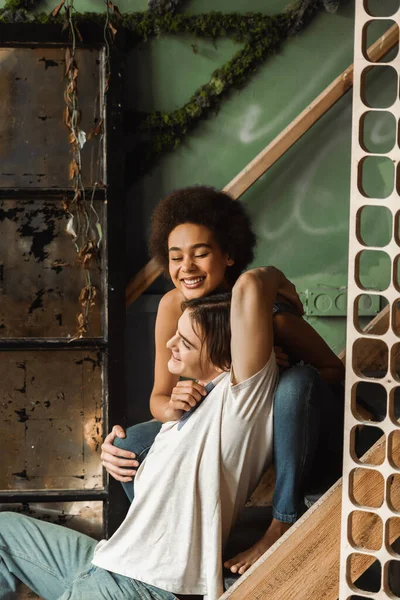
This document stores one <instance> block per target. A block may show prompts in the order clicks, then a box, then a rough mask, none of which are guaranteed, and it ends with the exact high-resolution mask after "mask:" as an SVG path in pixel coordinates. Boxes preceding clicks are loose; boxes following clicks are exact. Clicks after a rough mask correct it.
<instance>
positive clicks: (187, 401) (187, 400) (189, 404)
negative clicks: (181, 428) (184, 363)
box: [165, 380, 207, 421]
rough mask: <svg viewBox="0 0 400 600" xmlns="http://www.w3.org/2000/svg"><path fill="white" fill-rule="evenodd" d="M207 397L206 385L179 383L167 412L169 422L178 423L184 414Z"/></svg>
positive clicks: (187, 382) (189, 382) (192, 382)
mask: <svg viewBox="0 0 400 600" xmlns="http://www.w3.org/2000/svg"><path fill="white" fill-rule="evenodd" d="M204 396H207V392H206V390H205V389H204V385H203V384H202V383H200V382H197V381H190V380H188V381H178V383H177V384H176V386H175V387H174V388H173V390H172V394H171V398H170V400H169V402H168V405H167V408H166V410H165V416H166V418H167V420H168V421H178V420H179V419H180V418H181V416H182V415H183V413H184V412H187V411H189V410H190V409H191V408H193V406H196V404H197V403H198V402H199V401H200V400H201V399H202V398H204Z"/></svg>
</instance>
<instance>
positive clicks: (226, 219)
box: [149, 186, 256, 285]
mask: <svg viewBox="0 0 400 600" xmlns="http://www.w3.org/2000/svg"><path fill="white" fill-rule="evenodd" d="M184 223H194V224H196V225H202V226H204V227H207V228H208V229H209V230H210V231H211V232H212V234H213V237H214V240H215V242H216V243H217V244H218V245H219V247H220V248H221V250H222V251H223V252H224V253H226V254H228V255H229V256H230V257H231V258H232V259H233V260H234V263H233V264H232V265H231V267H230V268H229V269H228V270H227V272H226V277H227V279H228V280H229V283H230V284H231V285H233V284H234V283H235V281H236V279H237V278H238V277H239V275H240V273H242V271H244V269H245V268H246V267H247V266H248V265H249V264H250V263H251V262H252V260H253V258H254V248H255V245H256V236H255V234H254V232H253V229H252V226H251V222H250V218H249V217H248V215H247V213H246V210H245V208H244V206H243V204H241V203H240V202H237V201H235V200H233V199H232V198H231V196H229V195H228V194H225V193H224V192H220V191H218V190H215V189H214V188H212V187H206V186H193V187H187V188H183V189H180V190H177V191H175V192H172V194H169V195H168V196H166V197H165V198H164V199H163V200H161V202H160V203H159V204H158V205H157V206H156V208H155V209H154V212H153V216H152V221H151V233H150V242H149V247H150V253H151V255H152V257H153V258H155V259H156V260H157V262H158V263H159V265H160V266H161V267H162V268H163V271H164V273H165V275H166V276H168V277H169V276H170V273H169V252H168V238H169V235H170V233H171V231H173V230H174V229H175V227H177V226H178V225H182V224H184Z"/></svg>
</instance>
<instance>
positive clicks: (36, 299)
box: [0, 49, 104, 338]
mask: <svg viewBox="0 0 400 600" xmlns="http://www.w3.org/2000/svg"><path fill="white" fill-rule="evenodd" d="M0 50H1V49H0ZM93 208H94V210H95V211H96V215H98V216H99V219H100V223H101V222H102V221H103V220H104V217H103V213H104V211H103V208H104V206H103V203H102V202H101V201H96V202H94V206H93ZM69 218H70V217H69V216H68V215H67V213H66V212H65V210H64V209H63V207H62V204H61V202H60V201H56V200H0V245H1V247H2V248H3V249H6V251H4V252H2V255H1V257H0V338H14V337H15V338H21V337H57V338H60V337H71V336H73V335H74V334H75V332H76V330H77V321H76V318H77V314H79V312H80V305H79V300H78V299H79V294H80V291H81V289H82V288H83V287H84V286H85V285H86V281H85V273H84V269H83V267H82V265H80V264H79V262H78V261H77V253H76V249H75V246H74V244H73V240H72V238H71V236H70V235H69V234H68V233H67V231H66V229H67V223H68V219H69ZM96 218H97V217H96ZM60 265H64V266H60ZM90 274H91V279H92V283H93V285H95V286H96V288H97V290H98V293H97V295H96V298H95V306H94V307H93V308H92V309H91V310H90V315H89V325H90V331H88V335H89V336H90V337H98V336H101V335H102V315H101V313H102V301H103V296H104V294H103V293H102V289H101V285H102V283H101V264H100V259H98V262H97V264H96V263H95V262H94V259H93V260H92V263H91V267H90Z"/></svg>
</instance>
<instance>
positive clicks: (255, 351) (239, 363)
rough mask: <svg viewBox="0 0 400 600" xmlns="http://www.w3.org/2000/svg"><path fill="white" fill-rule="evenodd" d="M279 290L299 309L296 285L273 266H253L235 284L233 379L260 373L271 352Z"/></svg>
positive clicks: (235, 380)
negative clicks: (273, 311)
mask: <svg viewBox="0 0 400 600" xmlns="http://www.w3.org/2000/svg"><path fill="white" fill-rule="evenodd" d="M278 292H279V293H280V294H281V295H282V296H283V297H284V298H286V299H287V300H289V301H290V302H291V303H292V304H294V306H295V307H299V309H300V307H301V303H300V300H299V298H298V295H297V293H296V289H295V287H294V285H293V284H292V283H291V282H290V281H288V280H287V279H286V277H285V276H284V274H283V273H282V272H281V271H279V270H278V269H275V268H274V267H261V268H258V269H251V270H250V271H247V272H246V273H243V274H242V275H241V276H240V277H239V279H238V280H237V282H236V283H235V285H234V286H233V290H232V306H231V332H232V338H231V354H232V371H233V382H234V383H240V382H241V381H245V380H246V379H249V378H250V377H252V376H253V375H255V374H256V373H258V371H260V370H261V369H262V368H263V367H264V366H265V365H266V364H267V362H268V360H269V358H270V356H271V350H272V346H273V329H272V307H273V303H274V301H275V298H276V296H277V293H278Z"/></svg>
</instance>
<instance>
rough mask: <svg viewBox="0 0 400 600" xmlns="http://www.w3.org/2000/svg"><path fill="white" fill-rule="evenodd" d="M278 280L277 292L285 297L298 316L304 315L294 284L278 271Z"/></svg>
mask: <svg viewBox="0 0 400 600" xmlns="http://www.w3.org/2000/svg"><path fill="white" fill-rule="evenodd" d="M279 273H280V282H279V287H278V294H279V295H280V296H282V297H283V298H285V299H286V300H287V301H288V302H290V304H291V305H292V306H293V308H294V309H295V310H296V311H297V312H298V314H299V316H302V315H304V308H303V304H302V302H301V300H300V296H299V295H298V293H297V290H296V287H295V285H294V284H293V283H292V282H291V281H289V279H287V277H286V276H285V275H284V274H283V273H282V271H279Z"/></svg>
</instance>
